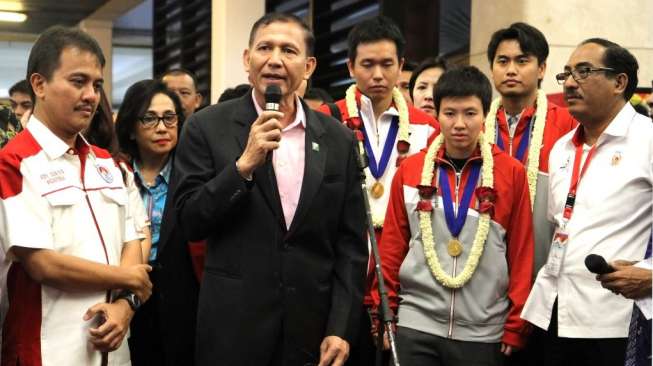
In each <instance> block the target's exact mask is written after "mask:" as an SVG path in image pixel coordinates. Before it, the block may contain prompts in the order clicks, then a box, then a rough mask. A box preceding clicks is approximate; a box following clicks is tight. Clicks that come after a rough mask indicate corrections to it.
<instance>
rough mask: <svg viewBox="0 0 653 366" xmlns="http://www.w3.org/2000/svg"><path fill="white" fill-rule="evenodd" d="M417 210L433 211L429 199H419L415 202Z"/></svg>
mask: <svg viewBox="0 0 653 366" xmlns="http://www.w3.org/2000/svg"><path fill="white" fill-rule="evenodd" d="M417 211H427V212H430V211H433V204H432V203H431V200H419V202H417Z"/></svg>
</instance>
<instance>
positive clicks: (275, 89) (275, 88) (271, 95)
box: [265, 85, 281, 112]
mask: <svg viewBox="0 0 653 366" xmlns="http://www.w3.org/2000/svg"><path fill="white" fill-rule="evenodd" d="M280 102H281V88H280V87H279V85H268V86H267V88H265V110H266V111H277V112H278V111H279V103H280Z"/></svg>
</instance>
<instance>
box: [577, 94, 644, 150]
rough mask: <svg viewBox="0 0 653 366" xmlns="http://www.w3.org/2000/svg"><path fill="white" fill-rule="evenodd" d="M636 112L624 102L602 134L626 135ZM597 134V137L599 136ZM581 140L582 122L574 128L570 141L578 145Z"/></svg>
mask: <svg viewBox="0 0 653 366" xmlns="http://www.w3.org/2000/svg"><path fill="white" fill-rule="evenodd" d="M636 114H637V112H636V111H635V108H633V106H632V105H631V104H630V103H628V102H626V104H625V105H624V106H623V108H621V110H620V111H619V113H617V115H616V116H615V117H614V119H612V121H610V123H609V124H608V127H606V128H605V130H603V133H602V134H601V136H603V135H609V136H613V137H623V136H626V133H627V132H628V127H629V126H630V122H631V121H632V120H633V118H634V117H635V115H636ZM601 136H599V138H601ZM581 141H583V126H582V124H581V125H579V126H578V128H577V129H576V132H575V133H574V136H573V138H572V142H573V144H574V145H575V146H578V145H580V143H581Z"/></svg>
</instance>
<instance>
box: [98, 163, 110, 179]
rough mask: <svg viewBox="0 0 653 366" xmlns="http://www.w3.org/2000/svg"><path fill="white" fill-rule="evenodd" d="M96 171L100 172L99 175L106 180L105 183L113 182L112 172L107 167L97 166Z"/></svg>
mask: <svg viewBox="0 0 653 366" xmlns="http://www.w3.org/2000/svg"><path fill="white" fill-rule="evenodd" d="M97 172H98V174H100V177H102V179H103V180H104V181H105V182H107V183H112V182H113V174H111V172H110V171H109V169H107V168H106V167H104V166H102V165H98V166H97Z"/></svg>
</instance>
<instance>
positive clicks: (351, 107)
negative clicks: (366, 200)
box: [345, 84, 410, 229]
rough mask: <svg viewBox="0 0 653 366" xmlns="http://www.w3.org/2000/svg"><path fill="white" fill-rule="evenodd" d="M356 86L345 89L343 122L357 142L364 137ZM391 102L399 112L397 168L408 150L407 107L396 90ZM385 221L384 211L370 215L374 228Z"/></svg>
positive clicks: (393, 92)
mask: <svg viewBox="0 0 653 366" xmlns="http://www.w3.org/2000/svg"><path fill="white" fill-rule="evenodd" d="M356 92H357V88H356V84H353V85H351V86H350V87H349V88H347V92H346V93H345V103H346V106H347V115H348V118H347V120H346V121H345V122H346V124H347V127H349V128H350V129H352V130H354V133H355V134H356V138H357V139H358V141H363V140H364V136H363V132H362V131H361V127H362V125H363V123H362V120H361V116H360V114H359V113H358V104H359V101H358V100H357V97H356ZM392 100H393V102H394V105H395V108H397V112H399V131H398V132H397V153H398V155H397V161H396V166H399V164H400V163H401V162H402V161H403V160H404V159H405V158H406V157H407V156H408V150H410V141H409V139H410V128H409V125H410V120H409V117H408V105H407V104H406V101H405V100H404V97H403V96H402V94H401V92H400V91H399V89H397V88H393V89H392ZM384 220H385V210H384V212H381V213H379V212H374V213H372V224H373V225H374V227H375V228H377V229H380V228H382V227H383V222H384Z"/></svg>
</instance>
